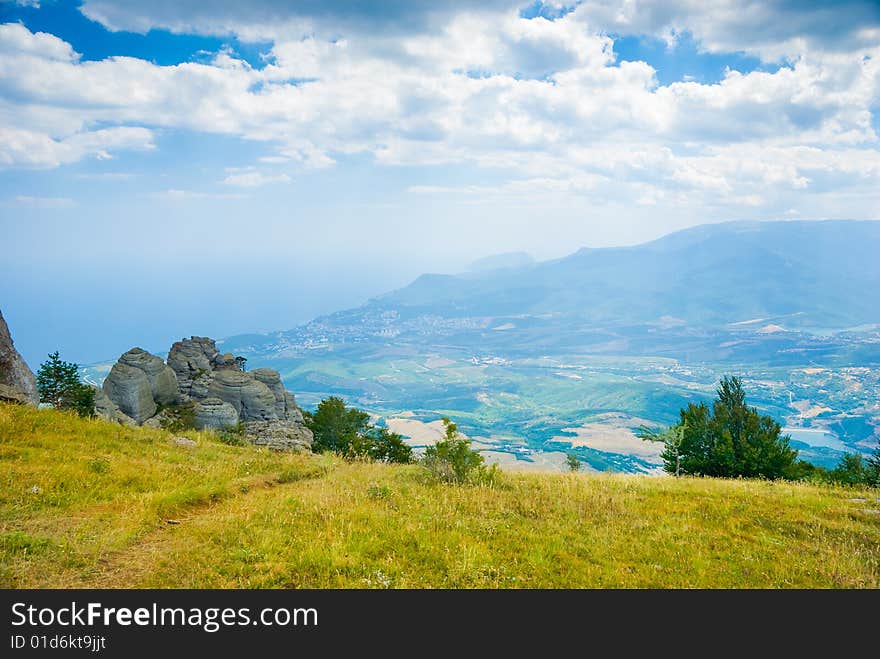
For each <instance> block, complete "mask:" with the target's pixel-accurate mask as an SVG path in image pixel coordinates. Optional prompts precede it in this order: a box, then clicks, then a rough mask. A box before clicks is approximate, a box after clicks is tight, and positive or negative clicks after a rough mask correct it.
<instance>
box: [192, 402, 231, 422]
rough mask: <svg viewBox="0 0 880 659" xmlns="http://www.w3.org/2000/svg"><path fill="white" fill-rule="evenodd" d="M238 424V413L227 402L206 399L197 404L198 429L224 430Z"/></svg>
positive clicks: (196, 418)
mask: <svg viewBox="0 0 880 659" xmlns="http://www.w3.org/2000/svg"><path fill="white" fill-rule="evenodd" d="M237 423H238V412H236V411H235V408H234V407H233V406H232V405H230V404H229V403H227V402H224V401H222V400H220V399H219V398H205V399H204V400H200V401H199V402H198V403H196V406H195V424H196V428H198V429H199V430H203V429H205V428H209V429H213V430H222V429H223V428H228V427H230V426H234V425H236V424H237Z"/></svg>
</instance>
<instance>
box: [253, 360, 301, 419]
mask: <svg viewBox="0 0 880 659" xmlns="http://www.w3.org/2000/svg"><path fill="white" fill-rule="evenodd" d="M249 375H251V376H253V378H254V379H255V380H257V381H258V382H262V383H263V384H265V385H266V386H267V387H268V388H269V391H271V392H272V395H273V396H274V397H275V415H276V416H277V418H279V419H284V420H287V419H288V418H289V415H288V414H289V401H290V399H292V398H293V394H291V393H290V392H289V391H287V390H285V389H284V385H283V384H281V376H280V375H279V374H278V371H273V370H272V369H271V368H255V369H254V370H253V371H250V372H249ZM288 396H290V398H288Z"/></svg>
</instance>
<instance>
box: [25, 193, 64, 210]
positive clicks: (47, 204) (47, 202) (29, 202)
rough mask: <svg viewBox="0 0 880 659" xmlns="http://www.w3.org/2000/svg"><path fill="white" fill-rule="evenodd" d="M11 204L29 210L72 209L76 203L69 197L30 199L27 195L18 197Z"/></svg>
mask: <svg viewBox="0 0 880 659" xmlns="http://www.w3.org/2000/svg"><path fill="white" fill-rule="evenodd" d="M13 202H14V203H16V204H18V205H20V206H29V207H31V208H72V207H74V206H76V202H75V201H74V200H73V199H70V198H69V197H32V196H29V195H18V196H16V197H14V198H13Z"/></svg>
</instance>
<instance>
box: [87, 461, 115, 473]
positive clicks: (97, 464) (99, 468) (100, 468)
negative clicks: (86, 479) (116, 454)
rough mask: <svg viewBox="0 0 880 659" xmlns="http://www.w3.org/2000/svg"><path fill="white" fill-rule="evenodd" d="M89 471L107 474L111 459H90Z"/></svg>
mask: <svg viewBox="0 0 880 659" xmlns="http://www.w3.org/2000/svg"><path fill="white" fill-rule="evenodd" d="M89 471H91V472H92V473H94V474H106V473H107V472H108V471H110V461H109V460H108V459H107V458H92V459H91V460H89Z"/></svg>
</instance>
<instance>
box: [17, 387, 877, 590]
mask: <svg viewBox="0 0 880 659" xmlns="http://www.w3.org/2000/svg"><path fill="white" fill-rule="evenodd" d="M185 434H186V435H187V436H188V437H190V438H191V439H193V440H195V441H196V442H197V445H196V446H194V447H189V446H180V445H178V444H177V443H175V442H174V441H173V437H172V435H170V434H168V433H166V432H164V431H159V430H149V429H130V428H124V427H122V426H118V425H114V424H110V423H106V422H103V421H98V420H83V419H79V418H77V417H74V416H70V415H68V414H63V413H58V412H54V411H51V410H41V411H37V410H34V409H30V408H25V407H18V406H10V405H3V404H0V586H2V587H12V588H43V587H61V588H72V587H77V588H79V587H113V588H116V587H120V588H121V587H159V588H181V587H206V588H207V587H213V588H385V587H391V588H406V587H411V588H439V587H448V588H519V587H539V588H545V587H546V588H563V587H569V588H593V587H600V588H604V587H615V588H616V587H623V588H630V587H649V588H664V587H686V588H691V587H702V588H730V587H742V588H753V587H768V588H790V587H806V588H853V587H854V588H876V587H878V586H880V511H878V509H880V500H878V497H880V492H878V491H877V490H856V489H845V488H836V487H817V486H812V485H803V484H789V483H770V482H757V481H741V480H738V481H727V480H711V479H692V478H687V479H673V478H650V477H642V476H631V475H615V474H600V475H596V474H504V475H503V477H502V479H501V482H500V484H499V485H498V486H496V487H493V488H488V487H470V486H450V485H442V484H437V483H434V482H432V481H430V480H429V479H428V478H427V477H426V475H425V473H424V472H423V470H422V469H421V468H420V467H419V466H417V465H408V466H387V465H381V464H368V463H346V462H344V461H342V460H339V459H337V458H335V457H332V456H312V455H295V454H285V453H276V452H271V451H269V450H267V449H265V448H256V447H233V446H227V445H225V444H222V443H219V442H218V441H217V440H216V438H215V437H214V436H213V435H211V434H209V433H197V432H190V433H185Z"/></svg>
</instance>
